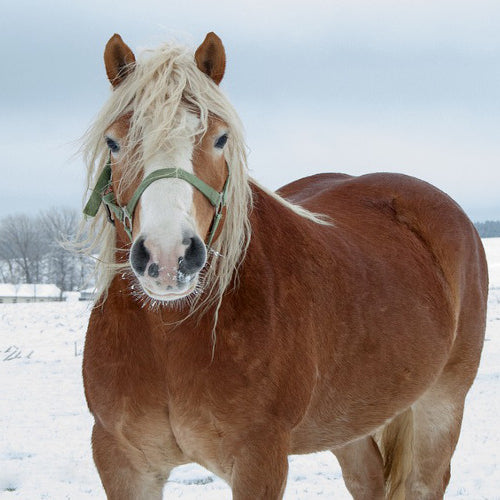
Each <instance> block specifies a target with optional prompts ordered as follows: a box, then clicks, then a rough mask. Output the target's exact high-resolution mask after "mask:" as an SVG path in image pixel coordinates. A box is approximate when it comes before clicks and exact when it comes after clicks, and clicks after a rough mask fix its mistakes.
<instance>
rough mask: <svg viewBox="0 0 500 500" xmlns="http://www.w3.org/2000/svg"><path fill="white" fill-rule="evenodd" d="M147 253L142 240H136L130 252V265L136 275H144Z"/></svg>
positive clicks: (147, 259)
mask: <svg viewBox="0 0 500 500" xmlns="http://www.w3.org/2000/svg"><path fill="white" fill-rule="evenodd" d="M149 257H150V256H149V251H148V249H147V248H146V247H145V246H144V238H140V239H138V240H137V241H136V242H135V243H134V244H133V245H132V250H131V252H130V263H131V264H132V268H133V269H134V271H135V272H136V273H137V274H140V275H141V276H143V275H144V272H145V271H146V267H147V266H148V262H149Z"/></svg>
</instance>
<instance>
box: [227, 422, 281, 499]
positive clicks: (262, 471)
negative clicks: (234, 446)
mask: <svg viewBox="0 0 500 500" xmlns="http://www.w3.org/2000/svg"><path fill="white" fill-rule="evenodd" d="M245 441H246V442H245V444H243V445H241V446H239V447H238V452H237V454H236V456H235V457H234V462H233V470H232V475H231V480H230V483H231V489H232V492H233V500H264V499H265V500H279V499H281V498H283V494H284V492H285V486H286V480H287V474H288V450H289V438H288V437H285V436H284V435H280V434H278V433H277V434H275V435H270V433H269V432H265V433H259V434H253V437H251V436H249V437H247V438H246V439H245Z"/></svg>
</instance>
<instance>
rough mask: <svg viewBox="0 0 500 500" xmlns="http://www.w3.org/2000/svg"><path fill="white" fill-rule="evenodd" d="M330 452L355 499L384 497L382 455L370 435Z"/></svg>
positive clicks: (363, 499) (367, 499)
mask: <svg viewBox="0 0 500 500" xmlns="http://www.w3.org/2000/svg"><path fill="white" fill-rule="evenodd" d="M332 452H333V453H334V454H335V456H336V457H337V459H338V461H339V464H340V467H341V468H342V476H343V478H344V482H345V484H346V487H347V489H348V490H349V493H350V494H351V495H352V496H353V498H354V499H355V500H377V499H383V498H384V497H385V485H384V464H383V462H382V455H381V454H380V450H379V448H378V446H377V444H376V443H375V441H374V440H373V438H372V437H371V436H366V437H364V438H361V439H358V440H356V441H353V442H352V443H349V444H347V445H345V446H343V447H342V448H336V449H334V450H332Z"/></svg>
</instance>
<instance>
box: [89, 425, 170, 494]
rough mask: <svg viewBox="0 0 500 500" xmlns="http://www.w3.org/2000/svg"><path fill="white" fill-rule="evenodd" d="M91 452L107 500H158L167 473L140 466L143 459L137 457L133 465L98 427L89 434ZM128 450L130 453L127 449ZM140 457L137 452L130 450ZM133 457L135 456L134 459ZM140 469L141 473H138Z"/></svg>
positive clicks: (122, 451)
mask: <svg viewBox="0 0 500 500" xmlns="http://www.w3.org/2000/svg"><path fill="white" fill-rule="evenodd" d="M92 451H93V455H94V462H95V464H96V466H97V470H98V471H99V475H100V477H101V481H102V484H103V486H104V490H105V491H106V495H107V498H108V499H109V500H141V499H144V500H146V499H147V500H154V499H157V500H160V499H161V498H162V491H163V485H164V484H165V482H166V480H167V478H168V473H166V472H164V473H162V474H161V475H159V474H157V473H155V472H154V471H152V470H148V468H147V467H142V466H141V465H139V466H138V464H141V463H142V464H144V463H145V459H144V457H140V456H138V457H137V458H138V460H135V462H137V463H133V462H132V460H131V456H130V455H128V454H127V453H126V452H125V449H124V447H122V446H120V444H119V443H118V442H117V440H116V439H115V438H114V437H113V436H112V435H111V434H109V433H108V432H107V431H106V430H104V429H103V428H102V427H101V426H100V425H99V424H95V425H94V429H93V432H92ZM128 451H130V450H128ZM134 452H135V453H136V454H137V455H140V454H141V452H140V450H134ZM134 458H136V457H134ZM141 469H142V470H141Z"/></svg>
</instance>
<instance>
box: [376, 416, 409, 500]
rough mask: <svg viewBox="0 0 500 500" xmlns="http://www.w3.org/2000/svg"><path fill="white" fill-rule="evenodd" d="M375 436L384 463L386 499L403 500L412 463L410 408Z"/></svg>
mask: <svg viewBox="0 0 500 500" xmlns="http://www.w3.org/2000/svg"><path fill="white" fill-rule="evenodd" d="M377 434H378V435H377V443H378V446H379V448H380V452H381V454H382V458H383V461H384V478H385V488H386V498H387V499H388V500H404V499H405V483H406V479H407V477H408V475H409V474H410V472H411V468H412V462H413V411H412V409H411V407H410V408H408V409H407V410H406V411H404V412H403V413H401V414H399V415H398V416H397V417H395V418H394V419H393V420H391V421H390V422H389V423H388V424H387V425H386V426H385V427H384V428H383V429H381V431H380V433H377Z"/></svg>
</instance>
